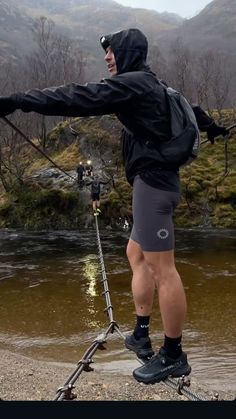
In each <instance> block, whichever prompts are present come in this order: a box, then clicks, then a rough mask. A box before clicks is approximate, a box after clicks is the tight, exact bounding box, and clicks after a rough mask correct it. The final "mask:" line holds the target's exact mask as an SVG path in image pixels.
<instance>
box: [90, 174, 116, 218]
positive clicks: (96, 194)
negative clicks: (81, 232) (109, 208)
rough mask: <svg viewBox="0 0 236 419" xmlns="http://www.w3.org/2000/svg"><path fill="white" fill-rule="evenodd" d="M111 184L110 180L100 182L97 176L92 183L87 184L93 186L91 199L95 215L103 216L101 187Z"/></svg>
mask: <svg viewBox="0 0 236 419" xmlns="http://www.w3.org/2000/svg"><path fill="white" fill-rule="evenodd" d="M108 183H110V180H108V181H107V182H104V181H102V180H99V177H98V176H97V175H95V176H94V177H93V179H92V181H91V182H88V183H86V186H90V185H91V199H92V208H93V214H94V215H99V214H101V210H100V193H101V185H107V184H108Z"/></svg>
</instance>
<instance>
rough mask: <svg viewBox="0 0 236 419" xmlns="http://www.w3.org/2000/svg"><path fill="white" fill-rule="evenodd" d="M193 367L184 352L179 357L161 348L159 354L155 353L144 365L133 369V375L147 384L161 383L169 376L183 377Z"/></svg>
mask: <svg viewBox="0 0 236 419" xmlns="http://www.w3.org/2000/svg"><path fill="white" fill-rule="evenodd" d="M190 372H191V367H190V365H189V364H188V361H187V355H186V353H185V352H182V353H181V355H180V356H179V357H178V358H177V359H173V358H170V357H169V356H167V355H166V351H165V349H164V348H161V349H160V351H159V353H158V354H157V355H154V356H153V357H152V358H151V359H150V360H149V361H148V362H147V363H146V364H144V365H143V366H142V367H139V368H136V369H135V370H134V371H133V376H134V378H135V379H136V380H137V381H140V382H141V383H145V384H154V383H159V382H160V381H162V380H165V378H167V377H168V376H171V377H181V376H182V375H189V374H190Z"/></svg>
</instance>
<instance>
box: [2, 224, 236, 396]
mask: <svg viewBox="0 0 236 419" xmlns="http://www.w3.org/2000/svg"><path fill="white" fill-rule="evenodd" d="M127 238H128V233H127V232H121V233H120V232H119V233H118V234H115V233H114V232H107V231H102V232H101V243H102V249H103V255H104V262H105V267H106V273H107V278H108V283H109V289H110V294H111V300H112V306H113V309H114V318H115V320H116V321H117V323H118V324H119V326H120V329H121V331H122V332H123V333H125V332H127V331H129V330H132V327H133V325H134V320H135V314H134V308H133V300H132V295H131V292H130V280H131V273H130V268H129V265H128V262H127V259H126V255H125V245H126V242H127ZM0 244H1V247H0V248H1V252H0V300H1V304H0V347H1V348H6V349H10V350H13V351H18V352H20V353H23V354H25V355H30V356H35V357H37V358H46V359H50V360H55V361H62V362H73V363H77V362H78V360H79V359H81V357H82V355H83V353H84V352H85V350H86V349H87V348H88V346H90V344H91V342H92V341H93V340H94V339H95V338H96V337H97V336H98V335H99V334H100V333H101V332H102V331H105V330H106V328H107V326H108V322H107V320H108V319H107V316H106V314H105V313H104V308H105V301H104V298H103V296H102V291H103V289H102V284H101V273H100V266H99V261H98V255H97V243H96V237H95V232H94V231H85V232H68V231H60V232H40V233H24V232H20V231H12V230H11V231H8V230H2V231H0ZM235 250H236V231H219V232H218V231H200V230H196V231H194V230H193V231H185V230H179V231H177V232H176V261H177V268H178V270H179V272H180V274H181V277H182V278H183V282H184V287H185V290H186V294H187V300H188V316H187V320H186V324H185V330H184V347H185V349H186V351H187V352H188V354H189V360H190V363H191V365H192V367H193V371H194V377H195V378H196V379H197V380H198V381H199V382H202V383H204V384H206V385H208V386H210V387H211V388H212V389H217V388H218V389H219V386H220V388H221V389H227V388H228V389H229V390H231V391H233V390H234V389H236V383H235V371H236V353H235V352H236V351H235V342H236V335H235V330H236V329H235V326H236V320H235V303H236V259H235ZM151 334H152V339H153V344H154V346H155V347H156V348H158V346H159V345H160V344H161V342H162V338H163V336H162V324H161V321H160V317H159V312H158V306H157V301H156V302H155V310H154V312H153V316H152V322H151ZM107 348H109V350H107V351H101V352H99V353H96V357H95V360H97V362H99V365H103V366H104V368H106V369H109V368H110V369H111V370H112V368H114V362H116V363H117V362H118V364H116V366H117V365H119V367H117V368H120V370H122V368H124V370H126V371H127V362H128V363H129V364H128V365H129V368H131V366H133V365H132V362H136V361H134V357H133V355H132V353H130V352H129V351H127V350H126V349H125V348H124V345H123V341H122V340H121V338H120V337H119V336H118V334H113V335H111V336H110V337H109V343H108V345H107ZM131 369H132V368H131Z"/></svg>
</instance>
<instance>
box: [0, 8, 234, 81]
mask: <svg viewBox="0 0 236 419" xmlns="http://www.w3.org/2000/svg"><path fill="white" fill-rule="evenodd" d="M40 16H46V17H47V18H50V19H52V20H53V21H54V22H55V24H56V28H57V30H58V31H59V32H61V33H62V34H66V35H67V36H69V37H70V38H73V39H76V40H77V41H78V44H79V46H80V47H81V49H82V50H83V51H84V52H85V54H86V55H87V56H88V57H89V59H88V61H89V62H90V64H91V63H92V64H91V65H90V67H91V68H92V67H93V71H92V73H90V75H91V77H94V76H95V75H96V76H97V77H101V76H104V71H105V65H104V63H103V55H102V54H101V47H100V45H99V39H100V36H101V35H102V34H104V33H110V32H114V31H118V30H120V29H124V28H128V27H138V28H140V29H141V30H143V32H144V33H145V34H146V35H147V37H148V40H149V44H150V45H157V46H158V47H160V48H161V49H162V50H164V51H165V52H166V54H167V53H168V52H167V51H168V47H169V46H170V45H171V43H172V42H173V41H175V40H176V39H178V38H181V39H182V40H183V42H184V43H185V44H186V45H187V46H188V47H189V48H190V50H191V51H192V52H193V53H195V52H204V51H206V52H208V51H212V52H214V51H215V52H217V53H221V52H222V54H224V55H227V58H229V61H228V62H229V64H227V65H230V67H232V73H233V75H234V76H233V77H234V85H235V86H236V48H235V45H236V0H215V1H212V2H211V3H210V4H209V5H208V6H206V7H205V8H204V9H203V10H202V11H201V12H200V13H199V14H198V15H197V16H195V17H193V18H192V19H187V20H186V19H182V18H181V17H180V16H177V15H175V14H172V13H158V12H155V11H152V10H145V9H134V8H131V7H124V6H122V5H120V4H118V3H117V2H115V1H113V0H68V1H65V0H21V1H20V2H19V0H7V1H6V0H0V23H1V24H0V46H1V48H0V63H1V62H3V61H7V60H9V61H11V62H12V61H14V60H17V58H18V57H22V56H24V55H25V54H29V53H30V52H31V51H32V50H33V48H34V46H35V44H34V40H33V36H32V27H33V25H34V21H35V19H36V18H38V17H40ZM88 74H89V72H88ZM235 89H236V88H235Z"/></svg>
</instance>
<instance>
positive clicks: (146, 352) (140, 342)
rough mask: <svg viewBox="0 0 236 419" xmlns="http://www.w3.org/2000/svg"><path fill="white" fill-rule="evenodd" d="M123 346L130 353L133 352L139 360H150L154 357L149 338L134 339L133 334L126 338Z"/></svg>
mask: <svg viewBox="0 0 236 419" xmlns="http://www.w3.org/2000/svg"><path fill="white" fill-rule="evenodd" d="M125 346H126V348H127V349H130V351H133V352H135V353H136V355H137V357H138V358H141V359H147V358H151V356H152V355H154V352H153V350H152V344H151V340H150V338H149V337H146V338H140V339H135V337H134V335H133V334H132V335H129V336H126V338H125Z"/></svg>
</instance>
